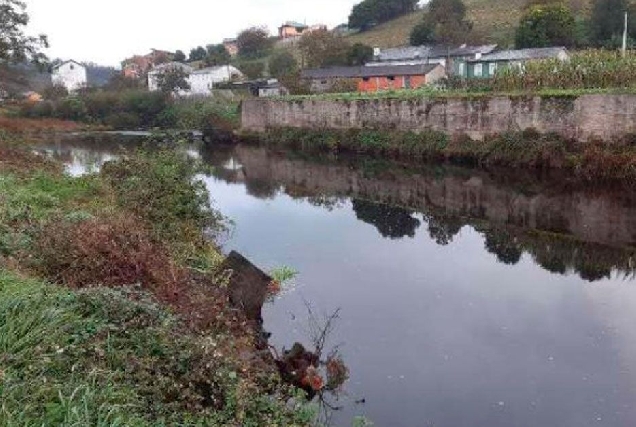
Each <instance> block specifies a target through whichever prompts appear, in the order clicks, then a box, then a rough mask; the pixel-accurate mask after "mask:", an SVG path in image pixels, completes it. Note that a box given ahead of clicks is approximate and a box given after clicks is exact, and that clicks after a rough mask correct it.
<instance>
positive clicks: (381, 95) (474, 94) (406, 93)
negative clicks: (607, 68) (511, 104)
mask: <svg viewBox="0 0 636 427" xmlns="http://www.w3.org/2000/svg"><path fill="white" fill-rule="evenodd" d="M600 94H636V87H627V88H591V89H541V90H533V91H529V90H528V91H523V90H515V91H496V92H488V91H469V90H438V89H434V88H428V87H423V88H420V89H403V90H390V91H382V92H351V93H321V94H312V95H288V96H284V97H279V98H273V99H278V100H281V101H303V100H310V101H322V100H324V101H357V100H369V99H398V100H410V99H457V98H468V99H474V98H486V97H493V96H505V97H527V96H541V97H560V96H561V97H576V96H582V95H600ZM270 99H272V98H270Z"/></svg>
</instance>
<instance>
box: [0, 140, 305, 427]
mask: <svg viewBox="0 0 636 427" xmlns="http://www.w3.org/2000/svg"><path fill="white" fill-rule="evenodd" d="M151 159H154V160H151ZM161 159H163V160H161ZM175 159H177V158H175V157H172V155H170V154H165V156H162V155H159V157H157V155H153V156H152V157H151V158H147V160H149V161H150V163H152V165H154V166H150V164H149V163H147V160H146V161H144V162H146V167H140V166H139V165H129V166H128V167H127V169H125V168H124V169H122V168H121V167H120V168H119V169H117V171H119V175H118V176H119V179H118V180H117V183H122V184H125V182H126V181H128V182H129V183H130V180H132V181H136V182H138V181H139V180H140V179H141V180H143V179H144V177H150V178H148V179H151V180H153V179H154V178H153V175H152V173H153V170H154V171H155V172H157V171H158V170H161V171H162V172H161V173H162V174H163V175H165V176H168V178H167V179H168V180H169V181H171V182H173V181H174V182H175V183H176V182H178V181H182V180H179V179H176V178H175V175H174V174H175V173H176V174H177V175H180V173H179V172H178V171H179V170H180V169H181V168H182V167H183V166H181V167H179V162H177V161H173V160H175ZM164 160H165V162H164ZM139 161H142V160H139ZM166 162H167V163H168V167H167V169H166V167H165V166H166V165H165V164H164V163H166ZM160 164H163V166H160ZM135 170H143V171H144V172H143V173H142V174H139V173H136V172H134V171H135ZM111 172H113V171H112V170H111ZM122 173H123V175H122ZM131 173H132V175H131ZM109 183H110V180H108V179H107V178H105V175H104V173H101V174H94V175H89V176H86V177H83V178H72V177H69V176H66V175H64V174H62V171H61V168H60V167H59V165H57V164H54V163H52V162H49V161H47V160H45V159H43V158H41V157H40V156H35V155H33V154H31V153H30V152H29V151H27V150H21V149H17V148H15V147H11V146H6V145H5V144H4V143H3V142H0V425H2V426H14V425H15V426H18V425H20V426H22V425H62V426H70V425H82V426H83V425H96V426H100V425H131V426H150V425H153V426H154V425H158V426H160V425H254V426H255V425H261V424H259V423H261V422H264V423H265V424H266V425H274V424H276V425H304V424H306V423H307V422H308V420H309V415H308V413H307V412H304V411H294V410H292V411H290V410H289V409H288V408H286V406H285V398H284V397H282V395H280V394H278V393H280V392H282V391H283V390H282V388H280V386H279V385H278V382H277V379H276V377H275V376H272V374H273V372H274V371H273V369H272V368H271V367H268V366H261V365H260V364H259V363H258V360H256V359H254V360H250V361H249V362H247V361H244V360H243V359H241V358H240V357H239V355H240V354H244V352H245V350H246V349H249V348H252V344H251V337H250V336H249V335H246V334H244V333H243V332H241V331H242V329H241V328H240V325H237V324H236V323H235V321H234V320H233V318H232V317H227V316H226V314H222V312H223V311H224V309H223V307H218V308H219V309H220V310H221V311H219V312H217V314H219V315H220V317H219V316H216V315H215V318H214V319H212V318H211V319H210V322H209V325H210V326H209V327H206V326H204V325H202V326H201V327H200V329H197V332H195V328H189V327H191V326H192V325H194V321H196V320H198V319H200V318H201V317H200V316H199V315H200V314H205V313H210V314H211V313H213V312H215V311H217V310H216V309H217V306H216V305H215V304H216V302H215V301H220V302H219V303H222V302H223V301H226V299H225V298H221V299H220V300H215V299H211V298H212V295H208V294H203V293H196V292H198V290H197V289H198V288H197V289H195V286H196V284H195V283H194V282H193V280H194V278H195V277H200V278H201V280H202V282H201V283H207V282H205V281H204V269H206V268H208V267H206V265H208V264H210V262H203V261H206V260H209V261H213V258H214V257H215V256H216V255H217V254H216V253H210V254H209V255H208V254H205V253H199V255H197V256H198V257H199V258H200V260H201V262H199V261H198V260H196V264H197V265H198V267H197V268H198V271H199V273H197V274H196V275H195V274H193V275H191V276H189V277H184V276H179V277H180V278H181V277H183V283H182V285H183V286H182V288H183V289H176V288H174V289H176V291H175V292H174V293H170V295H172V297H171V298H173V299H174V303H172V304H170V303H169V302H167V301H166V299H165V294H166V292H162V289H161V288H160V287H161V286H162V285H161V284H162V281H160V280H159V278H157V279H153V278H152V277H149V276H148V275H144V274H142V272H143V271H155V272H158V275H159V276H161V277H160V278H163V277H168V279H169V276H170V275H169V274H168V273H169V271H167V270H166V271H162V267H161V265H159V266H158V265H154V266H151V265H150V264H148V263H150V262H152V260H153V259H156V260H159V261H162V259H160V258H156V256H157V255H158V254H159V253H158V252H155V253H151V252H149V251H152V247H155V246H156V247H158V246H162V247H163V245H164V244H165V245H168V244H169V242H170V241H173V239H172V238H171V237H170V235H171V233H170V230H177V229H181V231H179V232H178V233H179V234H181V235H183V236H184V237H185V238H186V239H187V242H182V243H186V244H187V247H183V246H184V245H183V244H180V243H178V242H177V241H173V243H174V244H170V249H171V250H170V251H169V252H173V253H174V255H173V256H174V259H169V260H168V263H167V264H174V263H177V262H179V259H180V258H181V257H180V256H179V254H183V257H182V258H183V260H182V261H181V262H184V263H185V262H187V263H190V262H192V261H193V260H194V258H193V257H192V255H195V253H194V252H192V250H195V251H197V252H198V251H199V250H205V249H206V248H203V247H199V245H197V244H196V239H195V237H196V236H191V234H192V233H190V234H188V233H187V232H186V231H187V230H186V228H189V227H190V226H186V222H183V220H180V219H179V218H180V215H179V212H175V211H174V210H173V209H172V208H169V209H168V210H163V209H160V210H159V211H157V210H155V209H154V208H152V205H153V203H152V202H151V203H147V202H143V205H144V206H148V207H149V208H150V210H151V211H149V212H147V214H144V213H143V212H140V211H138V212H136V213H137V215H140V216H141V217H144V218H150V216H153V215H154V214H153V213H152V212H154V213H155V214H157V213H160V218H155V220H154V221H153V222H151V223H150V224H155V227H151V228H150V229H146V228H144V227H142V226H140V228H129V229H128V230H126V233H122V234H120V235H117V236H111V237H112V239H111V237H108V236H106V237H107V238H106V239H104V238H102V237H101V236H98V235H97V234H95V237H96V238H97V246H95V245H93V244H92V243H90V242H88V241H83V242H80V241H79V240H83V238H82V237H81V236H76V237H80V239H79V240H78V239H76V238H75V237H72V236H71V234H72V233H67V232H65V231H64V230H72V229H73V228H70V229H69V228H68V227H75V228H77V227H81V226H82V224H89V225H90V224H92V223H93V221H97V222H96V223H95V227H93V229H90V230H89V231H90V232H89V233H87V234H86V235H87V236H90V235H91V234H92V233H93V232H94V233H98V234H99V233H101V232H106V233H108V232H109V231H108V230H111V229H115V228H116V224H115V223H114V222H111V223H108V221H109V219H108V218H110V217H112V215H114V214H115V213H116V212H118V211H121V210H122V209H124V208H122V206H120V205H119V202H118V200H119V198H120V196H121V195H119V196H118V194H119V193H120V191H119V190H118V189H117V188H118V187H114V186H115V185H116V184H117V183H113V184H109ZM189 183H190V178H186V180H185V181H183V182H182V184H176V186H175V187H172V190H170V189H169V188H170V187H171V186H170V185H163V184H162V185H160V187H161V189H162V190H160V191H161V192H163V193H166V194H165V197H164V198H163V200H160V201H159V202H158V203H159V204H158V205H157V206H159V205H161V206H167V205H169V204H170V203H169V202H168V201H167V199H171V200H174V201H175V203H176V204H177V205H178V206H181V207H182V208H183V209H186V210H187V208H186V207H185V204H184V203H182V202H181V201H179V195H180V194H182V195H185V196H186V197H187V198H188V200H194V198H193V197H190V196H188V195H187V194H188V193H190V191H189V188H193V187H190V186H191V185H192V184H189ZM164 184H165V183H164ZM183 184H185V185H183ZM111 185H113V187H111ZM138 186H139V187H141V188H145V189H149V187H150V186H149V185H148V184H147V183H146V184H139V185H138ZM143 191H145V190H143ZM133 192H134V191H133ZM157 196H158V195H157V194H149V199H150V200H159V198H160V197H159V198H158V197H157ZM133 197H135V198H137V199H139V198H140V197H139V196H138V195H137V196H133ZM130 205H134V203H126V204H125V206H130ZM140 206H141V205H140ZM188 212H190V213H191V214H192V213H195V212H194V211H192V210H188ZM126 215H127V216H128V217H131V213H130V211H128V210H127V213H126ZM190 216H191V215H190ZM190 216H189V217H190ZM90 218H94V220H91V219H90ZM116 221H117V220H115V222H116ZM188 222H189V220H188ZM160 223H164V225H165V227H166V228H167V229H168V231H166V230H163V231H162V228H161V227H158V226H157V224H160ZM65 224H66V225H65ZM191 225H193V224H191ZM182 226H183V227H182ZM65 227H66V228H65ZM197 230H198V228H197ZM140 233H141V234H144V233H152V234H153V235H154V236H155V237H149V236H146V238H144V239H141V240H137V241H130V242H128V241H125V242H122V243H123V245H120V246H118V247H115V246H117V245H119V243H117V241H118V240H121V239H124V240H127V239H128V237H130V236H134V235H135V234H137V235H140ZM60 234H62V236H61V237H62V240H61V241H64V242H67V243H68V244H66V243H65V244H64V245H65V246H66V247H67V250H58V249H60V248H55V247H53V249H54V250H53V251H47V250H46V247H45V246H42V243H43V242H45V241H47V239H48V238H47V237H46V236H51V237H54V236H56V235H60ZM198 234H200V232H198ZM126 236H127V237H126ZM162 236H163V237H162ZM54 240H55V239H54ZM50 241H51V242H53V240H50ZM144 242H146V243H144ZM148 242H151V244H150V247H149V246H148ZM86 243H88V244H86ZM113 245H115V246H113ZM195 248H199V249H195ZM42 249H44V250H42ZM78 249H80V250H81V251H84V252H85V251H88V252H87V253H86V254H78V253H75V252H74V251H76V250H78ZM94 249H95V250H94ZM208 249H209V248H208ZM211 252H214V250H213V248H212V250H211ZM118 253H120V254H121V255H122V256H123V258H122V257H119V256H118V255H117V254H118ZM144 253H145V254H147V255H148V256H147V257H146V260H145V261H143V260H142V261H141V262H140V263H139V264H138V265H137V267H138V268H136V271H137V275H138V278H135V279H133V280H131V281H130V282H126V283H127V284H131V285H134V284H136V283H138V284H139V286H137V287H135V288H134V289H132V288H123V289H121V288H120V289H118V290H113V289H109V288H106V287H97V288H93V289H88V290H71V289H69V288H65V287H63V286H58V285H50V284H47V283H46V282H47V281H55V280H56V279H55V277H57V276H58V275H57V274H55V273H54V272H53V270H51V269H50V267H53V268H54V269H62V270H63V271H67V272H71V273H74V274H76V275H80V273H82V271H83V270H84V271H89V270H86V268H87V267H89V265H88V264H91V265H93V266H99V265H101V266H102V267H103V271H104V272H106V273H107V274H109V275H110V277H115V274H116V273H118V272H121V271H122V269H126V268H128V267H130V265H126V264H127V263H129V261H130V260H132V259H133V258H135V256H136V255H143V254H144ZM55 254H57V255H60V256H61V257H62V258H67V259H66V260H65V259H62V258H59V257H57V256H55ZM188 254H190V255H188ZM69 257H70V258H73V260H72V261H71V262H70V263H69V262H68V261H69V260H70V258H69ZM58 258H59V259H58ZM127 260H128V261H127ZM58 261H59V263H58ZM163 261H165V259H163ZM163 261H162V265H164V264H166V263H163ZM144 264H147V265H145V266H144ZM167 264H166V265H167ZM47 266H48V267H47ZM100 268H101V267H100ZM89 269H90V270H91V271H90V276H91V277H92V279H91V280H94V281H95V283H108V282H107V281H106V280H102V279H98V278H95V277H97V276H96V274H98V271H97V270H93V268H92V267H89ZM160 270H161V271H160ZM11 271H13V272H11ZM16 271H17V272H18V273H16ZM49 271H50V272H51V273H50V274H49ZM172 271H173V272H177V271H176V270H172ZM188 271H191V270H190V269H188ZM93 273H94V274H93ZM65 276H66V275H62V276H60V277H65ZM37 277H42V279H38V278H37ZM66 277H67V276H66ZM77 277H79V276H77ZM107 278H108V277H104V279H107ZM209 280H211V279H209ZM62 281H63V282H64V283H65V284H69V285H70V284H71V282H72V281H70V280H62ZM91 284H92V282H90V283H87V282H82V283H77V284H75V285H76V286H75V287H78V288H83V287H91ZM208 285H209V284H208ZM188 286H190V287H188ZM218 286H219V287H221V285H220V284H218ZM215 288H216V287H213V288H212V289H210V290H209V292H208V293H210V294H213V293H214V292H213V291H214V289H215ZM141 289H145V291H142V290H141ZM206 289H208V288H206ZM172 290H173V288H170V289H167V291H172ZM188 290H191V292H195V293H194V294H192V296H193V297H201V298H203V299H202V300H201V301H203V302H204V304H203V305H202V307H201V310H198V309H197V308H196V307H195V305H196V304H195V303H196V301H194V300H193V302H191V303H190V302H189V301H186V300H184V299H183V298H180V299H179V298H177V295H178V296H184V297H185V296H186V294H185V293H186V292H187V291H188ZM179 301H184V302H185V303H186V305H185V306H183V307H181V308H180V307H179ZM197 301H198V300H197ZM193 304H194V305H193ZM197 311H198V313H199V314H196V312H197ZM189 312H192V313H193V316H192V318H188V315H187V313H189ZM227 314H229V315H231V313H230V312H229V311H228V312H227ZM201 319H202V318H201ZM224 324H225V326H224ZM188 331H191V333H188ZM241 357H243V356H241ZM248 363H249V365H248ZM270 392H272V393H275V394H276V395H275V396H273V397H272V396H270V395H269V394H268V393H270ZM277 396H281V397H280V400H279V399H277V398H276V397H277ZM208 399H210V400H209V401H208ZM206 402H207V403H206ZM301 412H302V414H301Z"/></svg>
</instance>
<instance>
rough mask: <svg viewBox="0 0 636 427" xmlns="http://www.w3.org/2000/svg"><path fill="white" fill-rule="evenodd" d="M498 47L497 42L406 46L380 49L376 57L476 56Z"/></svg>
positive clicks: (402, 59) (401, 59)
mask: <svg viewBox="0 0 636 427" xmlns="http://www.w3.org/2000/svg"><path fill="white" fill-rule="evenodd" d="M496 48H497V45H496V44H488V45H481V46H466V45H462V46H459V47H450V46H405V47H396V48H390V49H382V50H380V55H378V56H377V57H376V58H375V59H376V61H379V62H388V61H404V60H412V59H426V58H445V57H447V56H452V57H457V56H474V55H477V54H482V55H485V54H489V53H491V52H493V51H494V50H495V49H496Z"/></svg>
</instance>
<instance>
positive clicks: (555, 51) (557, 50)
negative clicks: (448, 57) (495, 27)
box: [455, 47, 570, 79]
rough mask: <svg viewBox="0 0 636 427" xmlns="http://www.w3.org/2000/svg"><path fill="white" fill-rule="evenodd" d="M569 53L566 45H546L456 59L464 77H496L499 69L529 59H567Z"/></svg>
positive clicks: (459, 71)
mask: <svg viewBox="0 0 636 427" xmlns="http://www.w3.org/2000/svg"><path fill="white" fill-rule="evenodd" d="M569 57H570V56H569V54H568V51H567V49H566V48H564V47H546V48H534V49H517V50H501V51H499V52H494V53H489V54H486V55H477V57H475V58H473V59H467V60H464V61H456V63H455V67H456V70H455V71H456V73H457V75H458V76H461V77H464V78H469V79H471V78H475V79H487V78H491V77H494V76H495V74H497V71H498V70H500V69H503V68H507V67H523V65H524V64H525V63H527V62H529V61H538V60H542V59H559V60H561V61H567V60H568V59H569Z"/></svg>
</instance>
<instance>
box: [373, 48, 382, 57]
mask: <svg viewBox="0 0 636 427" xmlns="http://www.w3.org/2000/svg"><path fill="white" fill-rule="evenodd" d="M373 56H374V57H375V58H377V57H378V56H380V48H379V47H374V48H373Z"/></svg>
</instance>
